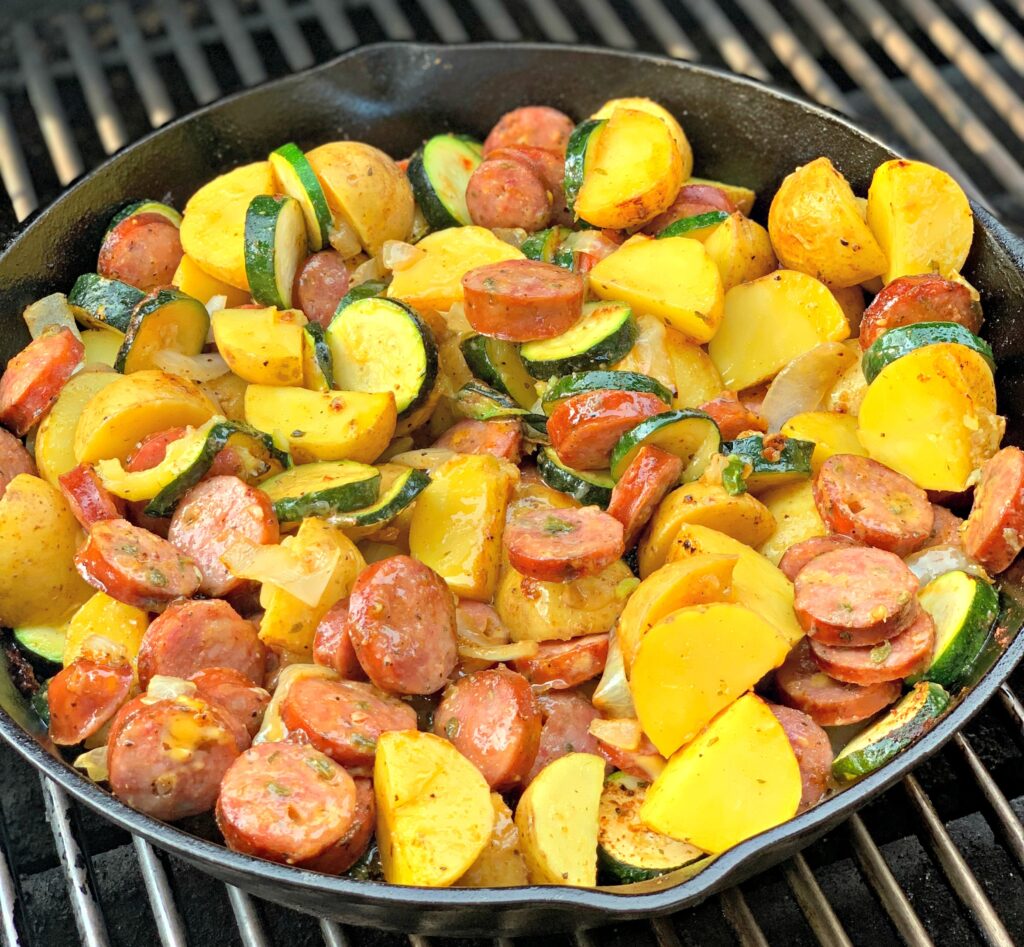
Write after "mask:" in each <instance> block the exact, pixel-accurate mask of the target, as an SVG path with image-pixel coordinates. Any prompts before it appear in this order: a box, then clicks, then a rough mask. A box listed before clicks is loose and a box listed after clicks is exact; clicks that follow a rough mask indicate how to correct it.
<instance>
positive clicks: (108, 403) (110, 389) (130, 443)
mask: <svg viewBox="0 0 1024 947" xmlns="http://www.w3.org/2000/svg"><path fill="white" fill-rule="evenodd" d="M216 412H217V408H216V405H214V404H213V402H212V401H210V399H209V398H207V397H206V395H204V394H203V392H202V390H201V389H200V388H199V386H198V385H196V384H195V383H194V382H191V381H188V380H187V379H185V378H179V377H178V376H177V375H171V374H168V373H167V372H159V371H155V370H149V369H147V370H146V371H141V372H132V374H130V375H122V376H120V377H117V378H116V380H115V381H113V382H111V383H110V384H108V385H106V386H104V387H103V388H102V389H101V390H100V391H98V392H97V393H96V394H95V395H94V396H93V397H92V398H91V399H90V400H89V401H88V403H87V404H86V405H85V407H84V408H83V409H82V413H81V415H80V416H79V418H78V424H77V425H76V426H75V460H76V462H77V463H80V464H91V463H95V462H96V461H97V460H114V459H116V460H122V461H123V460H124V459H125V458H126V457H127V456H128V454H129V453H131V451H132V450H134V449H135V447H136V445H137V444H138V443H139V441H141V440H142V439H143V438H144V437H146V435H148V434H153V433H155V432H156V431H166V430H167V429H168V428H171V427H187V426H188V425H192V426H193V427H199V425H200V424H203V423H204V422H206V421H209V420H210V418H212V417H213V416H214V414H216Z"/></svg>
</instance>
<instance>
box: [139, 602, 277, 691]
mask: <svg viewBox="0 0 1024 947" xmlns="http://www.w3.org/2000/svg"><path fill="white" fill-rule="evenodd" d="M266 663H267V653H266V649H265V648H264V647H263V642H262V641H260V639H259V636H258V635H257V634H256V629H255V628H254V627H253V625H252V623H251V622H248V621H246V620H245V619H244V618H242V616H241V615H239V614H238V612H236V611H235V610H234V609H233V608H232V607H231V606H230V605H229V604H228V603H227V602H222V601H221V600H220V599H209V600H206V601H200V602H188V601H184V602H174V603H172V604H171V605H169V606H168V607H167V610H166V611H165V612H164V613H163V614H162V615H160V616H159V617H158V618H155V619H154V620H153V623H152V624H151V625H150V626H149V627H148V628H147V629H146V632H145V634H144V635H143V636H142V645H141V646H140V648H139V659H138V668H139V684H140V685H141V686H142V687H146V686H147V685H148V684H149V679H150V678H151V677H153V675H154V674H163V675H165V676H167V677H190V676H191V675H192V674H194V673H195V672H196V671H199V670H202V669H203V668H213V667H220V668H234V669H235V670H236V671H238V672H240V673H241V674H244V675H245V676H246V677H247V678H248V679H249V682H250V683H252V684H262V683H263V673H264V669H265V666H266Z"/></svg>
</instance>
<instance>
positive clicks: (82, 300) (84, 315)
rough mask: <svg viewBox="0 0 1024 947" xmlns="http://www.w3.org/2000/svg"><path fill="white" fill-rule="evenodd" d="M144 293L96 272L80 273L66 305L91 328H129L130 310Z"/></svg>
mask: <svg viewBox="0 0 1024 947" xmlns="http://www.w3.org/2000/svg"><path fill="white" fill-rule="evenodd" d="M145 295H146V294H145V293H144V292H142V290H141V289H136V288H135V287H134V286H129V285H128V284H127V283H122V282H121V281H120V280H116V279H107V277H105V276H100V275H99V273H83V274H82V275H81V276H79V277H78V279H76V280H75V285H74V286H72V287H71V292H70V293H68V305H69V306H70V307H71V311H72V312H74V314H75V318H76V319H77V320H78V321H79V322H81V323H83V324H85V325H87V326H91V327H92V328H94V329H102V328H104V327H108V326H109V327H111V328H114V329H117V330H118V331H119V332H127V331H128V323H130V322H131V320H132V310H133V309H135V307H136V306H137V305H138V304H139V303H140V302H141V301H142V297H143V296H145Z"/></svg>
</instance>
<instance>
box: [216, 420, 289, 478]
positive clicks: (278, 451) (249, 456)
mask: <svg viewBox="0 0 1024 947" xmlns="http://www.w3.org/2000/svg"><path fill="white" fill-rule="evenodd" d="M221 423H222V424H225V425H227V426H229V427H230V428H231V432H230V433H229V434H228V439H227V444H226V445H225V446H226V447H231V448H233V449H234V450H236V451H238V452H239V454H240V455H241V456H242V461H243V464H244V466H245V469H246V474H245V479H246V480H247V481H248V482H249V483H260V482H261V481H263V480H266V479H267V477H273V476H275V475H276V474H279V473H281V471H283V470H288V468H289V467H291V466H292V456H291V454H289V453H288V451H287V449H286V448H281V447H278V446H277V444H276V443H275V442H274V438H273V437H272V436H271V435H270V434H267V433H266V432H265V431H258V430H256V428H254V427H252V426H251V425H248V424H245V423H244V422H242V421H222V422H221Z"/></svg>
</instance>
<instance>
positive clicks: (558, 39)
mask: <svg viewBox="0 0 1024 947" xmlns="http://www.w3.org/2000/svg"><path fill="white" fill-rule="evenodd" d="M525 2H526V5H527V6H528V7H529V8H530V12H531V13H532V14H533V16H534V19H536V21H537V23H538V24H539V25H540V28H541V30H542V31H543V32H544V35H545V36H546V37H547V38H548V39H549V40H551V41H552V42H555V43H575V42H576V41H577V40H578V38H579V37H578V36H577V35H576V31H575V30H574V29H573V28H572V26H571V25H570V24H569V21H568V20H567V19H566V18H565V16H564V15H563V13H562V11H561V10H559V9H558V7H557V6H555V4H554V3H553V2H552V0H525Z"/></svg>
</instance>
